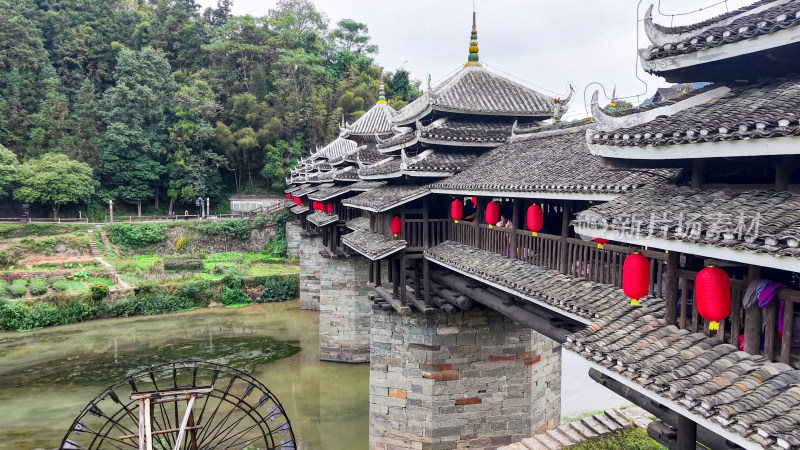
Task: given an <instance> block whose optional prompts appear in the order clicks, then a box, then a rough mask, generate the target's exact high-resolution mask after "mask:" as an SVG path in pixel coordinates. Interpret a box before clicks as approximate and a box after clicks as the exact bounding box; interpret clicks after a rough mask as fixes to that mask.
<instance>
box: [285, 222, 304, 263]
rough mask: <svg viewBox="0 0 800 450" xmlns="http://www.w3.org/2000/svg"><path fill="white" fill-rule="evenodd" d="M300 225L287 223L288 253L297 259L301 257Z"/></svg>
mask: <svg viewBox="0 0 800 450" xmlns="http://www.w3.org/2000/svg"><path fill="white" fill-rule="evenodd" d="M301 231H303V229H302V228H300V224H299V223H297V222H286V252H287V253H289V254H290V255H292V256H294V257H295V258H299V257H300V240H301V239H303V238H302V237H301V236H300V232H301Z"/></svg>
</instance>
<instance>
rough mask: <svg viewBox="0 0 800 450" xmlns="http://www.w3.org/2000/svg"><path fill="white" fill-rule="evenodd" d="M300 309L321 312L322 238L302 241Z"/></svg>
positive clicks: (302, 237)
mask: <svg viewBox="0 0 800 450" xmlns="http://www.w3.org/2000/svg"><path fill="white" fill-rule="evenodd" d="M299 241H300V245H299V247H300V309H307V310H313V311H318V310H319V291H320V284H319V281H320V280H319V274H320V269H321V265H322V262H323V258H322V256H321V255H320V254H319V251H320V249H322V237H321V236H313V237H312V236H301V237H300V239H299Z"/></svg>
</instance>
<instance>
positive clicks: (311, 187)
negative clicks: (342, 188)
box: [292, 183, 333, 197]
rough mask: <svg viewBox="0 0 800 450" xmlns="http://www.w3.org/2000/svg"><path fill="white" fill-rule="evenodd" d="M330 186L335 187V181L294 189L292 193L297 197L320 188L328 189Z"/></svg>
mask: <svg viewBox="0 0 800 450" xmlns="http://www.w3.org/2000/svg"><path fill="white" fill-rule="evenodd" d="M329 187H333V183H324V184H318V185H316V186H308V187H305V188H303V189H298V190H296V191H294V192H293V193H292V195H294V196H295V197H302V196H304V195H308V194H310V193H312V192H316V191H318V190H320V189H326V188H329Z"/></svg>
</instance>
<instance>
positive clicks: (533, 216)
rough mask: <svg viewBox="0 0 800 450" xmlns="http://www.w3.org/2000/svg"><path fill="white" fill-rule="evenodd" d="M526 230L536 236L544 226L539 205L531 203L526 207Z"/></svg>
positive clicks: (542, 213) (542, 212) (542, 214)
mask: <svg viewBox="0 0 800 450" xmlns="http://www.w3.org/2000/svg"><path fill="white" fill-rule="evenodd" d="M527 222H528V230H529V231H530V232H531V236H536V234H537V233H539V232H540V231H542V227H544V211H542V207H541V206H539V205H531V206H529V207H528V221H527Z"/></svg>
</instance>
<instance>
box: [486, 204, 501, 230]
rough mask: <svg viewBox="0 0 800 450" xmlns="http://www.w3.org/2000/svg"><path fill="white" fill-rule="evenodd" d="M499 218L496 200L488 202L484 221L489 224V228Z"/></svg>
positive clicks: (498, 206)
mask: <svg viewBox="0 0 800 450" xmlns="http://www.w3.org/2000/svg"><path fill="white" fill-rule="evenodd" d="M499 219H500V204H499V203H497V202H489V204H488V205H486V223H488V224H489V228H492V226H494V224H496V223H497V221H498V220H499Z"/></svg>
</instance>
